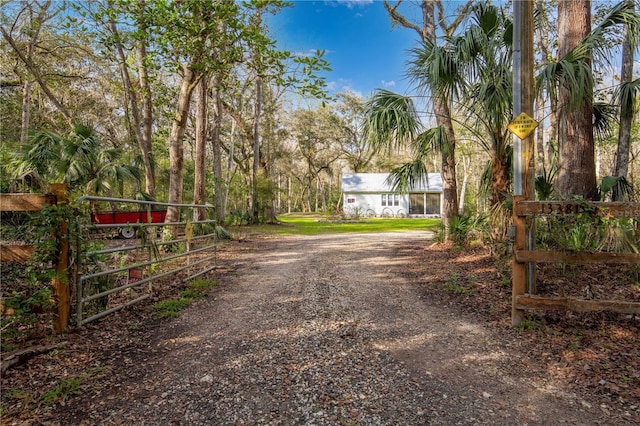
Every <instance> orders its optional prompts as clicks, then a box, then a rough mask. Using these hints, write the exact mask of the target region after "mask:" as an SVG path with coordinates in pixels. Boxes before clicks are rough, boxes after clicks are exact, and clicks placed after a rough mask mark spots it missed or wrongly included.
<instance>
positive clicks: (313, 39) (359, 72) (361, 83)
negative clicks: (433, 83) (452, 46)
mask: <svg viewBox="0 0 640 426" xmlns="http://www.w3.org/2000/svg"><path fill="white" fill-rule="evenodd" d="M293 3H294V7H289V8H285V9H283V10H282V11H280V12H279V13H278V15H277V16H275V17H274V18H272V19H271V31H272V37H273V38H275V39H277V40H278V44H279V46H280V47H281V48H283V49H287V50H290V51H291V52H294V53H298V54H304V53H306V52H309V51H315V50H316V49H320V50H326V53H325V58H326V59H327V60H328V61H329V62H330V63H331V68H332V71H331V72H330V73H328V74H327V75H326V77H327V82H328V84H329V89H330V90H331V91H332V92H334V93H335V92H341V91H345V90H351V91H353V92H355V93H357V94H360V95H362V96H364V97H366V96H368V95H370V94H371V92H373V91H374V90H375V89H376V88H386V89H389V90H393V91H397V92H400V93H405V92H406V90H407V85H408V81H407V80H406V78H405V75H404V73H405V63H406V61H407V50H409V49H410V48H412V47H413V46H415V45H416V43H417V42H418V34H417V33H416V32H415V31H413V30H409V29H406V28H401V27H396V28H393V29H392V28H391V20H390V19H389V16H388V15H387V12H386V10H385V8H384V5H383V3H382V1H380V0H376V1H374V0H357V1H356V0H332V1H330V0H326V1H323V0H313V1H312V0H294V1H293ZM414 12H415V13H418V12H419V8H417V7H415V8H414Z"/></svg>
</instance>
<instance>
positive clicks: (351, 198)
mask: <svg viewBox="0 0 640 426" xmlns="http://www.w3.org/2000/svg"><path fill="white" fill-rule="evenodd" d="M355 202H356V199H355V197H347V204H353V203H355Z"/></svg>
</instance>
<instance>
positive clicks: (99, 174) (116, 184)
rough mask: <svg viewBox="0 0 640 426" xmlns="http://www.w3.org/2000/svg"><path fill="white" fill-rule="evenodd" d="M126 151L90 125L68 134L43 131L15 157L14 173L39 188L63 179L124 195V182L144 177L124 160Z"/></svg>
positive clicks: (91, 190) (88, 189)
mask: <svg viewBox="0 0 640 426" xmlns="http://www.w3.org/2000/svg"><path fill="white" fill-rule="evenodd" d="M121 157H122V152H121V151H120V150H118V149H113V148H105V147H104V145H103V143H102V141H101V140H100V138H99V137H98V135H97V134H96V132H95V131H94V130H93V129H92V128H91V127H89V126H84V125H77V126H75V127H74V129H73V130H72V131H71V132H70V133H69V134H68V135H64V136H63V135H59V134H57V133H54V132H48V131H40V132H37V133H35V134H34V135H33V136H32V137H31V138H30V141H29V144H27V145H25V146H22V147H20V149H19V150H18V151H17V152H16V153H15V154H14V155H13V158H12V159H11V166H12V177H13V178H14V179H16V180H21V181H23V182H26V183H27V185H28V186H30V187H31V188H32V189H36V190H40V191H43V190H46V189H47V186H48V184H49V183H53V182H63V183H66V184H67V185H69V189H70V190H77V191H80V192H84V193H86V194H90V195H115V194H113V193H114V192H116V193H117V194H119V195H122V187H123V183H125V182H131V181H139V180H140V176H141V173H140V169H139V168H138V167H135V166H131V165H126V164H124V165H123V164H121V163H120V161H121Z"/></svg>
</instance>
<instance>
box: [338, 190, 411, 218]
mask: <svg viewBox="0 0 640 426" xmlns="http://www.w3.org/2000/svg"><path fill="white" fill-rule="evenodd" d="M349 199H354V200H355V202H353V203H349V202H348V201H349ZM343 201H344V204H343V205H344V212H345V214H346V215H348V216H356V215H359V216H387V215H390V216H394V217H395V216H401V215H404V216H407V215H408V212H409V196H408V195H400V199H399V202H398V205H397V206H384V207H383V206H382V194H361V193H360V194H358V193H356V194H353V193H351V194H349V193H346V194H344V200H343Z"/></svg>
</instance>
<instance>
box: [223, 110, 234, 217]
mask: <svg viewBox="0 0 640 426" xmlns="http://www.w3.org/2000/svg"><path fill="white" fill-rule="evenodd" d="M220 106H222V105H220ZM221 111H222V110H221ZM235 136H236V122H235V120H231V136H230V138H229V159H228V161H227V177H226V178H225V180H224V181H225V185H224V198H223V199H222V217H223V218H226V216H227V200H228V199H229V188H230V187H231V177H232V174H231V168H232V166H233V152H234V150H235V143H236V142H235Z"/></svg>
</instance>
